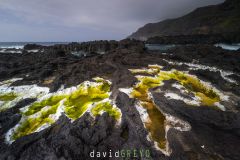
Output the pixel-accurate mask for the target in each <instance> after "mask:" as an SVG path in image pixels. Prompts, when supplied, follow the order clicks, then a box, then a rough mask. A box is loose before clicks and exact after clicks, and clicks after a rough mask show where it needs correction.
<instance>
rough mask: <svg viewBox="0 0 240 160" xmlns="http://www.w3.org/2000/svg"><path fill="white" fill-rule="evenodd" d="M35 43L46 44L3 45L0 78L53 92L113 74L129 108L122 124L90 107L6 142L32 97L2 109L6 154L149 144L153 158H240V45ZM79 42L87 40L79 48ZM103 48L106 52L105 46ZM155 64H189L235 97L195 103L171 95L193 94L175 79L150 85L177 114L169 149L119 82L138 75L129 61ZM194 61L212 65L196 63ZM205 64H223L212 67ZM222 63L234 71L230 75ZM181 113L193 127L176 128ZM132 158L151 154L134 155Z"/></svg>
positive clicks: (78, 155)
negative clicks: (152, 134) (216, 104)
mask: <svg viewBox="0 0 240 160" xmlns="http://www.w3.org/2000/svg"><path fill="white" fill-rule="evenodd" d="M36 47H37V49H39V48H40V49H39V50H40V51H39V52H36V53H31V52H23V53H22V54H4V53H1V54H0V81H4V80H8V79H11V78H23V79H22V80H19V81H16V82H14V83H12V84H11V86H21V85H31V84H37V85H38V86H42V87H49V88H50V92H55V91H57V90H59V88H61V87H62V86H64V87H65V88H67V87H71V86H76V85H78V84H80V83H82V82H84V81H87V80H90V79H92V78H93V77H102V78H104V79H108V80H110V81H111V82H112V85H111V91H112V95H111V98H112V99H113V100H114V101H115V103H116V106H117V107H118V108H119V109H120V110H121V112H122V117H121V123H120V124H117V122H116V121H115V120H114V119H113V118H112V117H111V116H109V115H108V114H107V113H103V114H102V115H101V116H97V117H96V119H94V118H92V117H91V116H90V115H89V113H86V114H84V115H83V116H82V117H80V118H79V119H77V120H76V121H74V122H71V120H70V119H68V118H67V117H66V116H65V115H64V114H62V116H61V117H60V118H59V119H58V120H57V122H56V123H54V124H53V125H51V126H50V127H48V128H47V129H44V130H42V131H40V132H36V133H33V134H30V135H28V136H24V137H21V138H19V139H17V140H16V141H14V142H13V143H12V144H11V145H10V144H7V143H6V140H5V134H6V133H7V131H8V130H9V129H10V128H12V127H13V126H15V125H16V124H17V123H18V122H19V121H20V119H21V117H22V115H21V113H20V112H19V109H21V108H23V107H25V106H27V105H29V104H31V103H32V102H34V101H35V100H34V99H25V100H22V101H20V102H19V103H17V104H16V105H15V106H14V107H12V108H10V109H7V110H4V111H2V112H0V159H24V160H26V159H91V158H90V156H89V154H90V152H91V151H93V150H95V151H99V152H104V151H107V152H109V150H111V151H113V152H114V151H118V150H122V149H125V150H128V149H129V150H131V149H132V150H134V149H139V150H140V149H145V150H149V151H150V155H151V158H152V159H174V160H175V159H176V160H178V159H179V160H182V159H189V160H192V159H234V160H238V159H239V158H240V150H239V147H238V146H239V144H240V125H239V124H240V115H239V110H240V103H239V101H240V98H239V97H240V92H239V90H240V86H239V84H240V81H239V80H240V75H239V73H240V63H239V59H240V57H239V56H240V53H239V51H226V50H222V49H220V48H216V47H213V46H209V45H191V46H180V47H177V48H174V49H171V50H169V51H167V53H166V54H162V53H161V52H158V51H147V50H145V49H144V45H143V43H142V42H138V41H130V40H125V41H120V42H115V41H114V42H112V41H110V42H109V41H102V42H87V43H84V44H82V46H79V44H69V45H61V46H54V47H39V46H27V48H30V49H31V50H34V49H36ZM77 47H80V48H79V49H76V48H77ZM81 47H83V50H84V51H85V52H87V53H88V54H92V55H91V56H86V57H78V56H75V55H72V54H71V51H75V50H82V48H81ZM41 50H43V51H41ZM98 51H101V52H104V53H105V54H98V53H97V52H98ZM149 64H152V65H153V64H157V65H160V66H163V68H162V69H163V70H171V69H173V68H174V69H177V70H179V71H188V72H189V74H192V75H196V76H197V77H198V78H200V79H201V80H204V81H206V82H210V83H211V84H212V85H213V86H214V87H215V88H217V89H218V90H220V91H221V92H222V93H224V94H225V95H228V96H229V102H224V103H225V104H224V106H225V107H226V111H225V112H224V111H220V110H216V109H215V108H211V107H208V106H190V105H187V104H186V103H184V102H183V101H179V100H174V99H168V98H166V97H165V96H164V93H166V92H173V93H176V94H179V95H181V96H183V97H186V98H188V96H189V95H185V94H184V93H182V92H181V91H180V90H179V89H176V88H174V87H172V85H173V84H174V83H176V81H174V80H171V81H166V82H165V85H164V86H159V87H156V88H153V89H151V90H150V93H151V95H152V98H153V101H154V103H155V104H156V106H157V108H158V109H159V111H160V112H162V113H163V114H168V115H171V116H172V117H174V119H176V120H175V121H174V120H173V121H168V122H166V123H169V124H167V125H166V126H170V127H169V128H168V129H166V131H167V132H166V137H167V141H168V144H169V151H170V152H168V153H167V154H166V153H164V152H162V151H160V150H159V149H158V148H157V147H156V145H155V144H154V142H153V141H151V140H150V139H149V138H147V137H148V134H149V133H148V130H147V129H146V128H145V126H144V124H143V122H142V120H141V115H140V113H139V112H138V110H137V106H136V102H137V100H136V99H134V98H129V96H128V95H127V94H125V93H123V92H121V91H120V90H119V89H120V88H130V87H132V86H133V85H134V84H136V82H137V79H136V77H135V76H134V74H132V73H131V72H130V71H129V69H139V68H143V67H147V66H148V65H149ZM189 64H191V65H189ZM192 64H194V65H204V66H205V67H202V66H201V67H202V68H201V67H199V66H198V68H197V67H195V68H194V67H193V66H192ZM206 66H208V67H210V68H211V67H215V68H216V69H214V70H211V69H209V68H207V67H206ZM223 71H226V73H229V72H230V73H231V74H227V75H223V73H225V72H223ZM142 75H148V74H147V73H144V74H142ZM229 79H230V80H229ZM231 80H233V81H231ZM159 90H160V91H159ZM179 119H180V120H182V121H184V122H186V123H189V124H190V126H191V129H190V130H187V131H181V130H179V129H176V127H178V126H180V128H181V125H182V123H180V122H179ZM171 123H176V124H174V125H171ZM171 126H173V127H171ZM102 159H103V157H102ZM105 159H110V158H105ZM113 159H121V158H113ZM131 159H144V158H140V157H133V155H132V156H131ZM145 159H146V158H145Z"/></svg>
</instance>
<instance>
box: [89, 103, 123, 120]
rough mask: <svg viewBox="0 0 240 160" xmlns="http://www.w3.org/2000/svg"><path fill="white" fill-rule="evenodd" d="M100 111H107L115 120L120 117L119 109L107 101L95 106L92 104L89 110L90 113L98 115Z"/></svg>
mask: <svg viewBox="0 0 240 160" xmlns="http://www.w3.org/2000/svg"><path fill="white" fill-rule="evenodd" d="M101 112H107V113H108V114H109V115H110V116H112V117H113V118H115V119H117V120H118V119H120V117H121V113H120V111H119V110H118V109H117V108H116V107H113V105H112V104H111V103H110V102H109V101H108V102H104V103H99V104H97V105H96V106H94V107H93V108H92V110H91V113H92V114H93V115H94V116H98V115H100V114H101Z"/></svg>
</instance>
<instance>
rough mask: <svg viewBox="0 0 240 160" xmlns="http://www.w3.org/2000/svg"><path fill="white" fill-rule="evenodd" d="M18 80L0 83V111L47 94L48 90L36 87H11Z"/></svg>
mask: <svg viewBox="0 0 240 160" xmlns="http://www.w3.org/2000/svg"><path fill="white" fill-rule="evenodd" d="M18 80H21V78H17V79H16V78H15V79H10V80H7V81H3V82H0V111H4V110H6V109H9V108H11V107H13V106H15V105H16V104H17V103H18V102H20V101H21V100H23V99H26V98H39V97H41V96H43V95H45V94H47V93H48V92H49V88H46V87H39V86H37V85H24V86H11V84H12V83H13V82H15V81H18Z"/></svg>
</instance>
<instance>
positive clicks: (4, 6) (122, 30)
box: [0, 0, 223, 41]
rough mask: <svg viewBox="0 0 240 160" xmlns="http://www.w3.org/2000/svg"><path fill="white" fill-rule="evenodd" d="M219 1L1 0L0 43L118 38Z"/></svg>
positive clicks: (221, 0) (219, 0)
mask: <svg viewBox="0 0 240 160" xmlns="http://www.w3.org/2000/svg"><path fill="white" fill-rule="evenodd" d="M220 2H223V0H201V1H198V0H49V1H43V0H1V2H0V15H1V16H0V18H1V21H0V34H1V35H2V36H1V38H0V41H18V40H23V41H24V40H25V41H26V40H27V41H46V40H55V41H56V40H58V41H64V40H65V41H71V40H72V41H76V40H79V41H82V40H91V39H121V38H125V36H127V35H128V34H130V33H131V32H133V31H135V30H136V29H137V28H138V27H140V26H142V25H144V24H145V23H149V22H157V21H160V20H163V19H166V18H173V17H178V16H182V15H184V14H186V13H188V12H190V11H191V10H193V9H195V8H197V7H200V6H205V5H209V4H217V3H220Z"/></svg>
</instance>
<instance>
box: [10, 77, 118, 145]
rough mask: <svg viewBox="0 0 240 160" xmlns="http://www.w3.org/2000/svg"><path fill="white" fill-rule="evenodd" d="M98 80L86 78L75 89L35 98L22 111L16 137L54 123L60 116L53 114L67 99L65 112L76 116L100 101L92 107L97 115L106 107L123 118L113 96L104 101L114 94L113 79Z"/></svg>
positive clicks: (64, 106)
mask: <svg viewBox="0 0 240 160" xmlns="http://www.w3.org/2000/svg"><path fill="white" fill-rule="evenodd" d="M94 80H95V81H96V82H83V83H82V84H80V85H79V86H78V88H77V89H76V90H75V91H73V92H72V93H69V94H57V95H53V96H51V97H49V98H46V99H44V100H42V101H39V102H34V103H33V104H32V105H30V106H29V107H28V109H27V110H26V111H25V112H23V113H22V114H23V120H22V121H21V123H20V124H19V126H18V127H17V128H16V129H15V130H14V132H13V134H12V136H11V138H12V140H16V139H18V138H20V137H22V136H25V135H29V134H31V133H33V132H35V131H37V130H38V129H39V128H40V127H43V126H44V125H51V124H52V123H54V122H55V121H56V120H57V119H56V117H55V118H52V117H53V116H56V115H55V114H56V112H57V110H58V108H59V107H60V103H63V110H64V112H65V114H66V115H67V116H68V117H69V118H71V119H72V120H76V119H78V118H80V117H81V116H82V115H83V114H84V113H85V112H86V111H87V110H88V109H89V107H90V106H92V105H93V104H96V105H95V106H94V107H93V108H92V110H91V112H92V114H93V115H94V116H97V115H99V114H100V113H101V112H102V111H103V112H107V113H108V114H109V115H110V116H112V117H113V118H115V119H116V120H119V118H120V116H121V112H120V111H119V110H118V109H117V108H116V107H114V106H113V105H112V104H111V100H108V101H107V102H106V101H103V100H105V99H107V98H109V96H110V87H111V83H110V82H109V81H106V80H104V79H102V78H95V79H94ZM58 116H59V115H58Z"/></svg>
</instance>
